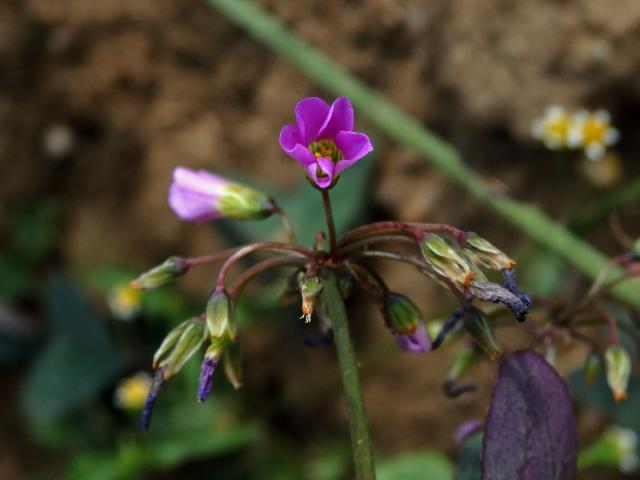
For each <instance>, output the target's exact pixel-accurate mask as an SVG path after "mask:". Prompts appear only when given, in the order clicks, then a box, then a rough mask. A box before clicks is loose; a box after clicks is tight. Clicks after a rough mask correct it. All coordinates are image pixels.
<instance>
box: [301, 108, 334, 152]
mask: <svg viewBox="0 0 640 480" xmlns="http://www.w3.org/2000/svg"><path fill="white" fill-rule="evenodd" d="M295 111H296V123H297V124H298V130H299V132H300V143H302V144H303V145H304V146H309V144H310V143H311V142H313V141H314V140H315V139H316V137H317V135H318V132H319V131H320V128H321V127H322V126H323V125H324V123H325V120H326V119H327V115H328V114H329V105H327V104H326V102H325V101H324V100H322V99H320V98H316V97H309V98H305V99H303V100H300V101H299V102H298V104H297V105H296V110H295Z"/></svg>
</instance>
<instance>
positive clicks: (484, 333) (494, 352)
mask: <svg viewBox="0 0 640 480" xmlns="http://www.w3.org/2000/svg"><path fill="white" fill-rule="evenodd" d="M463 324H464V328H465V330H466V331H467V333H468V334H469V335H470V336H471V338H473V340H474V341H475V342H476V344H477V345H478V346H479V347H480V348H481V349H482V350H483V351H484V352H485V353H486V354H487V355H489V357H491V359H492V360H496V359H498V358H500V357H501V356H502V348H501V347H500V345H498V342H497V341H496V339H495V337H494V336H493V331H492V330H491V326H490V325H489V322H488V320H487V317H486V315H485V314H484V312H483V311H482V310H480V309H478V308H470V309H469V311H468V312H467V314H466V315H465V317H464V320H463Z"/></svg>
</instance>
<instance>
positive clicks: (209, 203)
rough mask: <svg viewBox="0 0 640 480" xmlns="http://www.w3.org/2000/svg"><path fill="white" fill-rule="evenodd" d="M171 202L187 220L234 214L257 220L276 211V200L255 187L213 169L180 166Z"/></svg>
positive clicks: (174, 175) (177, 170) (173, 186)
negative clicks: (214, 171) (216, 172)
mask: <svg viewBox="0 0 640 480" xmlns="http://www.w3.org/2000/svg"><path fill="white" fill-rule="evenodd" d="M169 205H170V206H171V208H172V209H173V211H174V212H175V213H176V214H177V215H178V216H179V217H180V218H181V219H182V220H185V221H187V222H202V221H207V220H217V219H219V218H231V219H235V220H257V219H261V218H266V217H268V216H269V215H271V214H273V213H274V212H275V211H276V206H275V204H274V203H273V200H271V198H269V197H268V196H267V195H265V194H263V193H261V192H259V191H257V190H254V189H253V188H250V187H247V186H245V185H240V184H238V183H234V182H230V181H229V180H227V179H225V178H222V177H219V176H217V175H214V174H212V173H209V172H207V171H205V170H191V169H188V168H183V167H179V168H176V169H175V171H174V172H173V183H172V184H171V188H170V189H169Z"/></svg>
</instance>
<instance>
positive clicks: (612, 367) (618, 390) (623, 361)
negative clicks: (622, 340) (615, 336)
mask: <svg viewBox="0 0 640 480" xmlns="http://www.w3.org/2000/svg"><path fill="white" fill-rule="evenodd" d="M604 359H605V363H606V366H607V383H608V384H609V388H610V389H611V391H612V392H613V398H615V400H616V402H619V401H620V400H625V399H626V398H627V386H628V384H629V377H630V376H631V356H630V355H629V352H627V350H626V349H625V348H624V347H623V346H622V345H620V344H616V345H610V346H609V348H607V351H606V352H605V354H604Z"/></svg>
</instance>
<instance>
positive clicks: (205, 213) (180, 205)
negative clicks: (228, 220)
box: [169, 183, 222, 222]
mask: <svg viewBox="0 0 640 480" xmlns="http://www.w3.org/2000/svg"><path fill="white" fill-rule="evenodd" d="M169 206H170V207H171V209H172V210H173V211H174V212H175V213H176V215H178V217H180V218H181V219H182V220H185V221H187V222H202V221H206V220H215V219H217V218H221V217H222V214H221V213H220V212H219V211H218V209H217V207H216V203H215V197H213V196H211V195H206V194H202V193H197V192H195V191H193V190H190V189H188V188H185V187H181V186H180V185H178V184H176V183H173V184H171V188H170V189H169Z"/></svg>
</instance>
